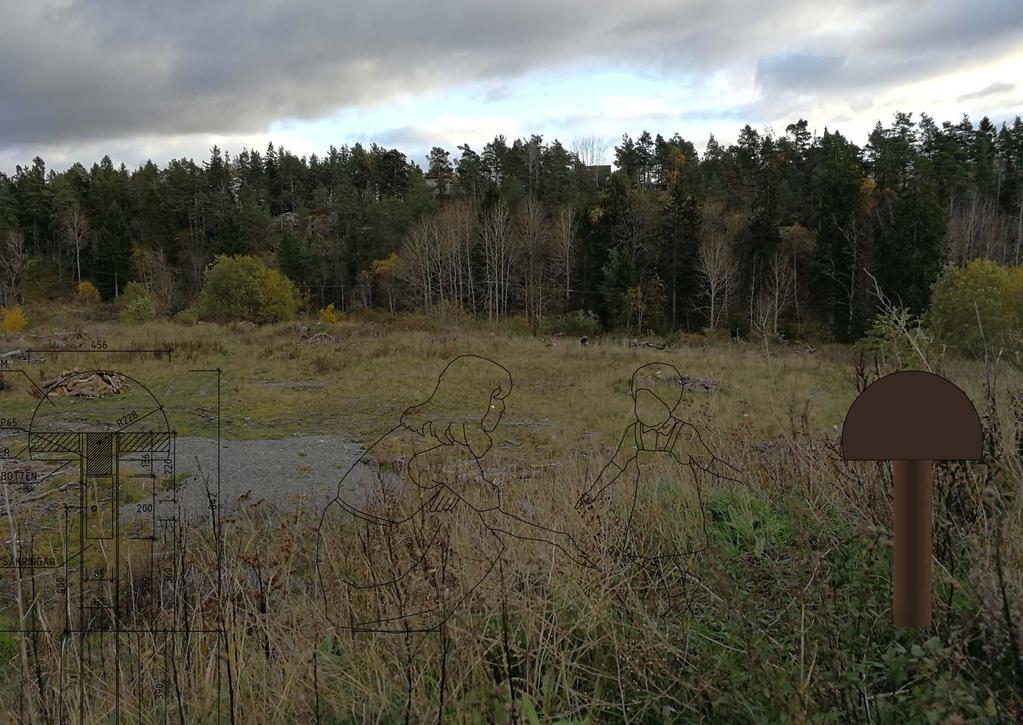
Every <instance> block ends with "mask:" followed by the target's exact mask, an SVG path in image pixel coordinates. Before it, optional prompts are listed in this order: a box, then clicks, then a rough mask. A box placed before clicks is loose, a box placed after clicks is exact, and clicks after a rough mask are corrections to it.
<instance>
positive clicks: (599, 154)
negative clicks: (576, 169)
mask: <svg viewBox="0 0 1023 725" xmlns="http://www.w3.org/2000/svg"><path fill="white" fill-rule="evenodd" d="M610 148H611V143H610V142H609V141H608V140H607V139H606V138H601V137H599V136H580V137H578V138H576V139H575V140H573V141H572V153H574V154H575V155H576V157H577V158H578V159H579V162H580V163H581V164H583V165H584V166H598V165H599V164H603V163H605V161H606V159H607V152H608V149H610Z"/></svg>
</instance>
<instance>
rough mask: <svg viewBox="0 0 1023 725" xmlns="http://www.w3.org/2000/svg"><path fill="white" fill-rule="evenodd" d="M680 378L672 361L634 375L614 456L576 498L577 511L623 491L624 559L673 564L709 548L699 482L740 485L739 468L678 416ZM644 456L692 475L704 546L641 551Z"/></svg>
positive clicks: (589, 507)
mask: <svg viewBox="0 0 1023 725" xmlns="http://www.w3.org/2000/svg"><path fill="white" fill-rule="evenodd" d="M683 383H684V378H683V377H682V374H681V373H680V372H679V371H678V369H677V368H676V367H675V366H674V365H671V364H670V363H662V362H654V363H648V364H646V365H642V366H640V367H639V368H637V369H636V370H635V372H634V373H633V374H632V379H631V380H630V383H629V396H630V397H631V398H632V400H633V415H634V417H633V420H632V421H631V422H630V423H629V424H628V425H627V426H626V428H625V432H624V433H623V434H622V437H621V439H620V440H619V443H618V447H617V449H615V452H614V455H612V456H611V459H610V460H609V461H608V462H607V463H606V464H605V465H604V467H603V468H602V469H601V470H600V473H599V474H598V475H597V477H596V479H595V480H594V481H593V483H592V484H591V485H590V487H589V488H588V489H587V490H586V491H585V492H584V493H583V494H582V496H580V497H579V501H578V502H577V504H576V507H577V508H578V509H579V510H580V511H584V512H585V511H587V510H589V509H591V508H593V506H594V505H595V504H596V503H597V501H598V500H601V499H605V498H606V497H607V496H609V489H611V488H612V487H613V486H615V485H616V484H620V485H623V486H624V487H625V488H626V491H625V496H626V500H627V506H628V514H627V516H626V519H625V523H624V526H623V527H622V531H621V534H622V545H621V550H620V551H619V553H620V554H621V555H622V556H623V557H624V558H625V559H627V560H632V561H636V562H638V563H640V564H642V563H644V562H657V561H658V560H669V561H670V562H673V561H674V560H676V559H678V558H679V557H682V556H686V555H690V554H695V553H699V552H700V551H703V550H704V549H705V548H706V546H707V520H706V511H705V510H704V505H703V491H702V485H701V479H702V478H703V477H704V476H710V477H712V478H714V479H719V480H721V479H724V480H728V481H732V482H734V483H739V484H742V483H743V482H742V481H740V480H739V479H738V478H736V477H735V476H736V475H741V472H740V471H739V469H738V468H736V467H735V466H733V465H732V464H730V463H728V462H727V461H724V460H722V459H721V458H719V457H718V456H717V455H716V454H715V453H714V452H713V451H712V450H711V449H710V447H709V446H707V444H706V443H705V442H704V440H703V436H702V435H701V434H700V430H699V429H698V428H697V427H696V426H695V425H693V424H692V423H690V422H688V421H686V420H683V419H682V418H681V417H680V416H679V415H678V408H679V406H680V405H681V403H682V397H683V390H684V386H683ZM644 454H652V456H653V457H655V458H656V457H663V456H670V457H671V458H672V459H674V461H675V463H677V464H678V466H679V467H681V468H682V469H686V470H689V471H690V472H691V474H692V479H693V484H694V486H695V489H696V496H697V501H698V502H699V506H700V519H701V525H702V529H703V537H704V544H703V546H700V547H697V548H694V549H691V550H688V551H672V552H668V553H652V552H643V551H640V550H639V549H638V547H637V545H636V542H635V539H634V518H635V514H636V502H637V499H638V495H639V486H640V482H641V481H640V479H641V477H642V474H641V470H640V459H641V457H642V456H643V455H644Z"/></svg>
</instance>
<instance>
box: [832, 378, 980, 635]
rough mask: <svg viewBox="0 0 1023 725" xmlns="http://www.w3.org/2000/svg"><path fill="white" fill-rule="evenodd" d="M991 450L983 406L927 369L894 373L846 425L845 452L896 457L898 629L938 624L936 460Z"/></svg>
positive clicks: (855, 407) (856, 457)
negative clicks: (934, 590)
mask: <svg viewBox="0 0 1023 725" xmlns="http://www.w3.org/2000/svg"><path fill="white" fill-rule="evenodd" d="M983 447H984V434H983V432H982V430H981V425H980V416H978V415H977V410H976V408H974V407H973V403H971V402H970V399H969V398H968V397H966V393H964V392H963V391H962V390H960V389H959V388H958V387H956V386H955V385H954V384H952V383H950V382H949V381H948V380H946V379H945V378H943V377H941V376H940V375H935V374H933V373H927V372H923V371H920V370H907V371H904V372H898V373H892V374H891V375H886V376H885V377H883V378H881V379H880V380H877V381H876V382H874V383H872V384H871V385H869V386H868V387H867V388H866V389H865V390H864V391H863V392H862V393H860V395H859V396H858V397H857V398H856V400H855V401H853V404H852V406H851V407H850V408H849V412H848V414H847V415H846V417H845V425H844V427H843V428H842V455H843V457H844V458H845V459H846V460H850V461H891V462H892V477H893V478H894V480H895V512H894V513H895V515H894V522H893V529H894V532H893V533H894V538H895V555H894V571H893V573H892V581H893V589H894V592H893V598H892V619H893V621H894V622H895V624H896V625H897V626H900V627H926V626H928V625H929V624H930V623H931V559H932V548H931V483H932V480H933V478H932V477H933V470H932V465H931V462H932V461H936V460H941V461H948V460H977V459H978V458H980V457H981V454H982V452H983Z"/></svg>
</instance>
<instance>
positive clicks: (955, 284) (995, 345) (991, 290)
mask: <svg viewBox="0 0 1023 725" xmlns="http://www.w3.org/2000/svg"><path fill="white" fill-rule="evenodd" d="M927 321H928V323H929V325H930V327H931V330H932V331H933V333H934V335H935V336H936V337H937V338H938V339H939V340H941V341H942V342H944V343H946V344H947V345H948V346H949V347H951V348H953V349H955V350H958V351H960V352H962V353H965V354H966V355H970V356H973V357H982V356H983V355H984V353H985V351H987V352H991V353H994V354H998V353H999V352H1001V351H1005V350H1009V351H1019V345H1020V334H1021V330H1023V267H1012V266H1003V265H999V264H996V263H994V262H990V261H988V260H982V259H978V260H975V261H973V262H970V263H969V264H968V265H966V266H965V267H962V268H953V269H947V270H945V272H944V274H942V276H941V278H940V279H938V281H937V282H935V283H934V286H933V288H932V292H931V306H930V309H929V311H928V315H927Z"/></svg>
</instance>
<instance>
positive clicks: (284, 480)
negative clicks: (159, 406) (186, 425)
mask: <svg viewBox="0 0 1023 725" xmlns="http://www.w3.org/2000/svg"><path fill="white" fill-rule="evenodd" d="M363 452H364V451H363V449H362V447H360V446H359V445H357V444H355V443H352V442H351V441H349V440H347V439H345V438H342V437H340V436H336V435H315V434H303V435H298V436H291V437H289V438H284V439H279V440H276V439H266V440H251V441H223V443H222V444H221V450H220V456H221V458H220V463H221V477H220V496H221V503H222V505H223V514H224V515H225V516H229V515H231V514H232V513H233V512H235V511H237V510H238V508H239V507H240V506H243V505H249V504H253V503H255V502H257V501H259V500H261V499H262V500H263V501H265V505H267V506H269V507H273V508H275V509H277V510H278V511H293V510H295V509H299V508H301V509H305V510H310V509H312V510H315V511H322V510H323V508H324V507H325V506H326V505H327V503H328V502H329V501H330V500H331V499H333V498H334V497H335V496H336V495H337V486H338V482H339V481H340V480H341V477H342V476H344V474H345V471H347V470H348V469H349V467H351V465H352V464H353V463H355V461H356V460H358V459H359V457H360V456H362V454H363ZM177 471H178V475H179V476H180V475H181V474H183V473H188V474H190V475H189V477H188V478H187V479H183V480H182V482H181V484H180V488H179V489H178V496H179V498H180V500H181V508H182V513H183V514H184V515H185V516H186V517H188V518H191V517H197V516H198V517H206V516H208V515H209V513H208V512H209V501H208V499H207V497H206V487H205V484H204V482H203V479H204V478H205V477H206V476H207V475H208V476H209V477H210V479H209V481H210V487H211V488H212V489H214V491H215V488H216V471H217V442H216V440H213V439H210V438H193V437H182V438H178V439H177ZM367 471H368V469H367ZM354 475H357V472H353V476H354ZM130 508H131V506H126V507H124V509H122V512H123V513H122V516H123V515H125V514H129V516H128V518H131V516H130V513H131V512H129V509H130ZM122 520H123V519H122Z"/></svg>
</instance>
